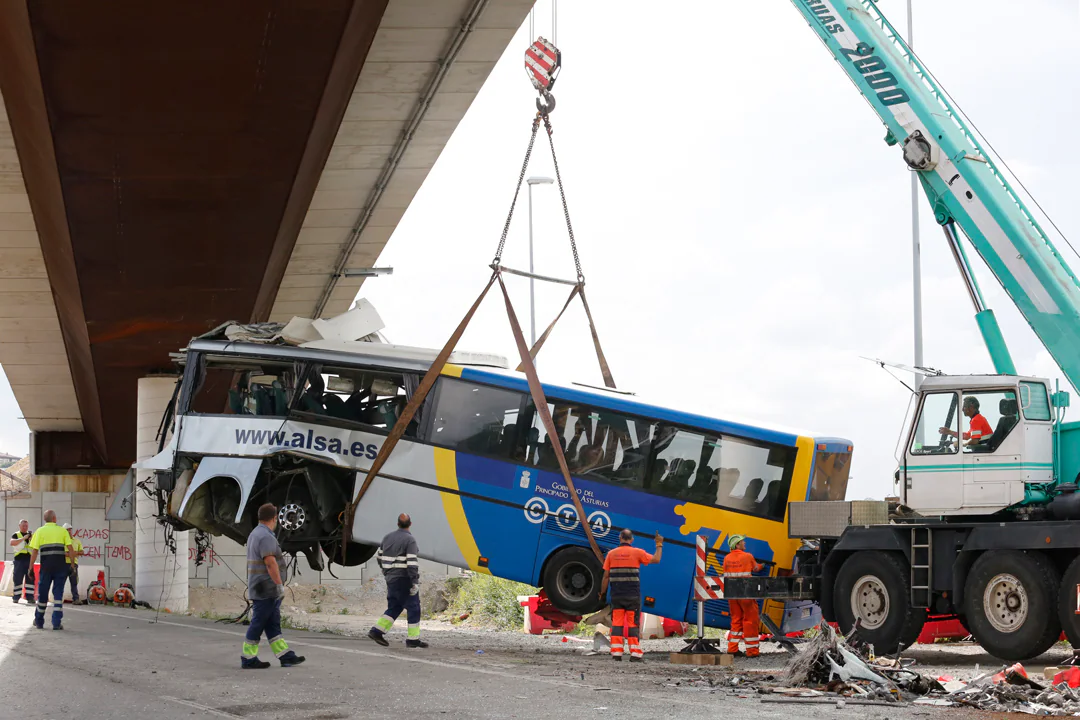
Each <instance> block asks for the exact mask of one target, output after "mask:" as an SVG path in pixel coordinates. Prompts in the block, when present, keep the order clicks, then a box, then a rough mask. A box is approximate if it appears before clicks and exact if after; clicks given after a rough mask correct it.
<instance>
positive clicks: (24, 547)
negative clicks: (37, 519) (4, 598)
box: [11, 520, 35, 605]
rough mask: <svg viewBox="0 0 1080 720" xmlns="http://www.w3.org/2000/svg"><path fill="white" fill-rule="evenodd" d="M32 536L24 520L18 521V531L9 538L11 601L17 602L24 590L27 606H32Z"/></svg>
mask: <svg viewBox="0 0 1080 720" xmlns="http://www.w3.org/2000/svg"><path fill="white" fill-rule="evenodd" d="M33 536H34V533H32V532H30V523H29V522H28V521H26V520H20V521H19V531H18V532H17V533H14V534H13V535H12V536H11V547H12V548H14V553H15V574H14V578H13V579H14V582H15V589H14V591H13V592H12V593H11V599H12V600H14V601H15V602H19V598H21V597H22V596H23V590H25V591H26V604H27V605H33V604H34V580H35V578H34V566H33V565H31V564H30V539H31V538H33Z"/></svg>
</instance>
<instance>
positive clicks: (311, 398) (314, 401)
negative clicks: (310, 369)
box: [300, 373, 326, 415]
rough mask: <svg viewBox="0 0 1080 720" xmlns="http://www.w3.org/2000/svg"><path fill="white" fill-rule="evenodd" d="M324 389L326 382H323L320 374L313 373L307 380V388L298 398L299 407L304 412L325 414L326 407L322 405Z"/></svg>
mask: <svg viewBox="0 0 1080 720" xmlns="http://www.w3.org/2000/svg"><path fill="white" fill-rule="evenodd" d="M325 390H326V384H325V383H324V382H323V379H322V375H319V374H318V373H315V374H314V375H313V376H312V377H311V379H310V380H309V381H308V389H307V390H305V391H304V394H303V396H302V397H301V398H300V409H301V410H303V411H304V412H309V413H315V414H317V415H325V414H326V407H325V406H324V405H323V393H324V392H325Z"/></svg>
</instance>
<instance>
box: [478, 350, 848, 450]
mask: <svg viewBox="0 0 1080 720" xmlns="http://www.w3.org/2000/svg"><path fill="white" fill-rule="evenodd" d="M461 378H462V379H463V380H473V381H476V382H482V383H487V384H489V385H497V386H499V387H504V388H508V389H511V390H517V391H519V392H523V393H528V392H529V383H528V381H527V380H526V379H525V376H524V375H522V376H520V377H515V376H508V375H502V374H498V373H491V372H486V371H484V370H480V369H477V368H472V367H466V368H463V369H462V371H461ZM541 384H542V386H543V388H544V393H545V394H546V395H552V396H554V397H557V398H559V399H560V400H566V401H569V402H576V403H582V404H584V405H589V406H592V407H601V408H605V409H608V410H614V411H616V412H623V413H627V414H629V415H644V416H645V417H649V418H655V419H657V420H662V421H664V422H670V423H675V424H678V425H687V426H690V427H695V428H700V429H702V430H712V431H713V432H717V433H722V434H729V435H737V436H739V437H743V438H747V439H750V440H758V441H761V442H770V443H778V444H780V445H789V446H792V447H794V445H795V440H796V438H797V437H798V436H797V435H793V434H791V433H785V432H779V431H777V430H769V429H766V428H760V427H754V426H752V425H743V424H742V423H736V422H729V421H725V420H717V419H716V418H710V417H706V416H704V415H696V414H693V413H687V412H681V411H679V410H671V409H669V408H664V407H660V406H658V405H649V404H647V403H643V402H638V401H636V400H627V399H624V398H623V397H622V396H618V395H609V394H607V393H603V392H592V391H589V390H587V389H582V388H569V387H565V386H562V385H552V384H549V383H541ZM849 444H850V443H847V442H846V441H845V442H844V446H845V449H846V447H847V445H849Z"/></svg>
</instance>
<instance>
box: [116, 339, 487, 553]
mask: <svg viewBox="0 0 1080 720" xmlns="http://www.w3.org/2000/svg"><path fill="white" fill-rule="evenodd" d="M249 340H250V338H249ZM266 340H269V341H263V342H251V341H246V342H232V341H230V340H228V339H226V338H224V337H215V336H213V335H211V336H204V337H203V338H199V339H196V340H193V341H192V342H191V344H190V345H189V347H188V348H187V349H186V351H185V352H184V353H183V354H182V355H181V356H180V357H179V358H178V360H179V362H180V363H181V364H182V366H183V369H184V372H183V376H182V378H181V379H180V381H179V382H178V385H177V391H176V393H175V397H174V402H173V403H171V404H170V410H169V416H168V417H167V418H166V419H165V422H164V423H163V427H169V426H171V427H172V435H171V438H169V440H168V442H167V443H166V442H165V439H164V437H163V438H162V446H161V448H160V452H159V453H158V455H156V456H155V457H152V458H150V459H148V460H145V461H143V462H140V463H137V464H136V466H135V467H136V469H137V470H142V471H152V472H153V473H154V475H155V476H156V495H157V499H158V503H159V510H160V512H159V515H161V516H162V517H167V518H168V520H167V521H168V522H169V523H170V524H172V525H174V526H175V527H176V528H177V529H180V530H190V529H196V530H201V531H204V532H207V533H210V534H212V535H224V536H225V537H228V538H231V539H232V540H234V541H236V542H238V543H241V544H243V543H244V542H245V541H246V538H247V535H248V533H249V532H250V531H251V530H252V529H253V528H254V526H255V523H256V522H257V520H256V517H255V516H256V510H257V508H258V507H259V505H262V504H263V503H266V502H271V503H273V504H274V505H276V506H277V507H278V508H279V516H278V526H279V530H278V535H279V539H280V541H281V545H282V549H283V550H284V551H285V552H286V553H290V554H298V553H301V552H302V553H304V554H305V555H306V556H307V558H308V562H309V564H310V565H311V566H312V567H313V568H315V569H322V567H323V563H324V558H323V554H325V557H326V558H328V559H329V560H330V561H332V562H337V563H339V564H348V565H359V564H362V563H364V562H366V561H367V560H368V559H369V558H370V557H371V556H372V555H373V554H374V552H375V547H374V546H373V545H371V544H368V543H361V542H351V543H349V547H347V548H345V552H344V553H343V552H342V547H341V538H342V522H343V518H344V510H345V507H346V505H347V503H348V502H349V501H350V500H351V499H352V498H353V497H354V494H355V486H356V482H357V473H358V471H359V472H365V471H366V470H367V468H368V467H370V465H371V462H372V460H374V458H375V456H376V454H377V453H378V451H379V448H380V447H381V445H382V443H383V441H384V440H385V438H386V434H387V433H388V432H389V430H390V428H391V427H393V425H394V422H395V421H396V419H397V417H398V415H399V414H400V413H401V411H402V409H403V408H404V406H405V403H406V402H407V401H408V399H409V398H410V397H411V396H412V394H413V392H414V391H415V390H416V387H417V385H418V383H419V380H420V378H421V377H422V375H423V373H424V372H425V371H426V370H427V369H428V368H429V367H430V364H431V362H432V360H433V359H434V358H435V355H436V353H435V352H434V351H429V350H422V349H417V348H405V347H400V346H394V345H388V344H384V343H379V342H363V341H352V342H342V343H327V342H321V343H318V345H320V347H297V346H290V345H286V344H282V343H281V342H280V340H279V339H278V338H276V337H268V338H266ZM453 359H454V361H455V362H458V363H463V364H479V365H494V366H501V367H505V366H506V361H505V359H503V358H499V357H497V356H486V355H478V354H470V353H455V356H454V357H453ZM173 411H175V419H172V413H173ZM422 421H423V409H421V413H420V414H419V415H418V417H417V419H416V420H415V421H414V422H413V423H412V424H411V426H410V428H409V429H408V431H407V432H406V436H405V439H406V440H408V438H409V437H410V436H415V434H416V427H417V426H418V424H419V423H420V422H422ZM408 444H409V443H407V442H406V443H403V444H402V445H401V446H399V450H398V451H397V452H395V456H398V455H407V454H408V450H407V446H408ZM360 478H361V480H362V478H363V475H361V476H360ZM151 485H153V484H151ZM320 550H321V551H322V552H321V553H320Z"/></svg>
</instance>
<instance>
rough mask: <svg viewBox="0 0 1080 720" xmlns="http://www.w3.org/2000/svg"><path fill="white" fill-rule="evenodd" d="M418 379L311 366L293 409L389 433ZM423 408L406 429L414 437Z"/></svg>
mask: <svg viewBox="0 0 1080 720" xmlns="http://www.w3.org/2000/svg"><path fill="white" fill-rule="evenodd" d="M418 382H419V381H418V380H417V378H416V376H415V375H410V374H408V373H406V374H404V375H402V374H397V373H390V372H379V371H376V372H372V371H371V370H369V369H367V368H357V367H326V366H322V367H318V366H315V367H312V368H311V370H310V371H309V375H308V380H307V382H306V383H305V386H306V387H305V389H304V391H303V392H302V393H300V395H299V397H298V399H297V402H296V405H295V406H294V408H293V409H294V410H296V411H299V412H301V413H308V414H310V415H321V416H323V417H326V418H333V419H334V420H343V421H346V422H349V423H359V424H362V425H371V426H372V427H376V428H380V429H382V430H387V431H389V430H390V429H391V428H393V427H394V424H395V423H396V422H397V419H398V418H399V417H400V416H401V412H402V410H404V409H405V405H406V403H407V401H408V398H409V397H411V391H415V389H416V385H417V384H418ZM423 410H424V408H423V407H420V408H419V409H418V410H417V413H416V414H415V415H414V416H413V419H412V421H411V422H410V423H409V426H408V428H406V429H405V437H416V435H417V432H418V429H419V427H420V423H421V422H422V421H423Z"/></svg>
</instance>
